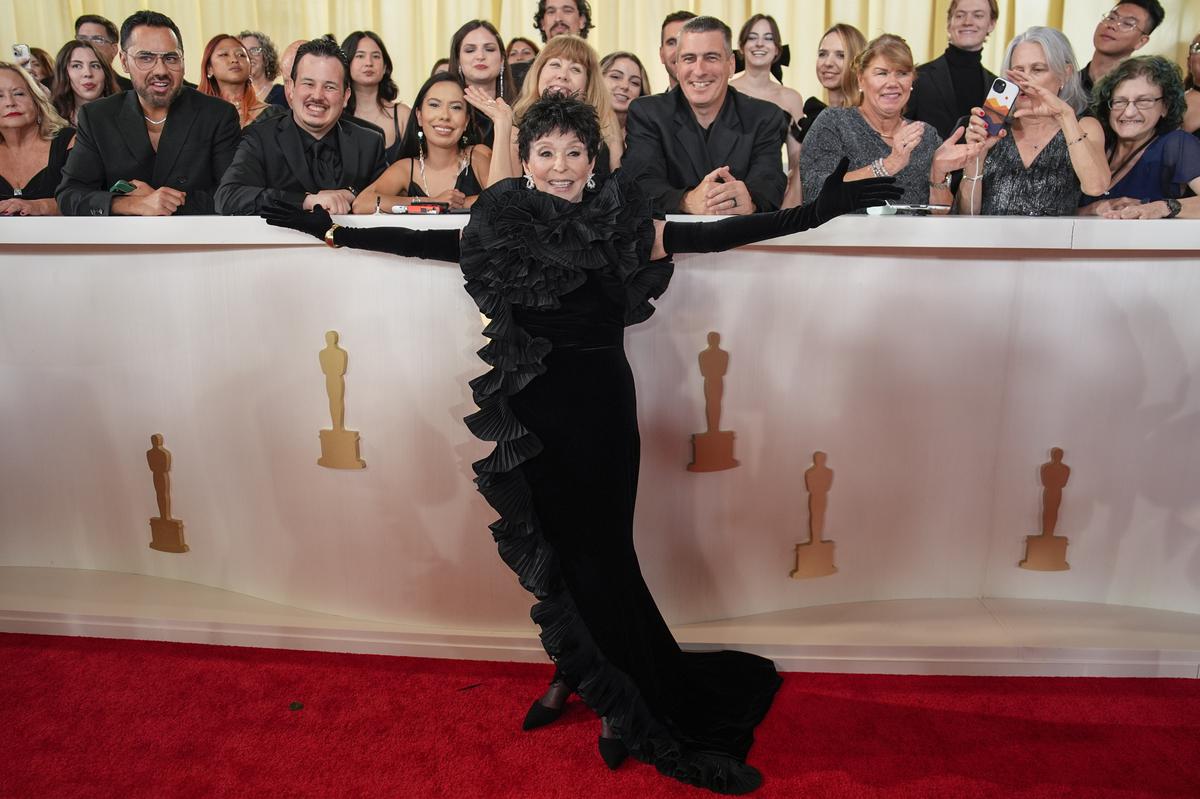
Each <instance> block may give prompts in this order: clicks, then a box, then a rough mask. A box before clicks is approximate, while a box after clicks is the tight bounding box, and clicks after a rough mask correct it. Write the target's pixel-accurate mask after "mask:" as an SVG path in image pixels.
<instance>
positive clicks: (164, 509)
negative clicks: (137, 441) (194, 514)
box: [146, 433, 188, 552]
mask: <svg viewBox="0 0 1200 799" xmlns="http://www.w3.org/2000/svg"><path fill="white" fill-rule="evenodd" d="M150 444H151V447H150V449H148V450H146V463H147V464H149V465H150V472H151V474H153V475H154V496H155V498H156V499H157V500H158V515H157V516H155V517H153V518H151V519H150V548H151V549H157V550H158V551H159V552H187V551H188V545H187V544H186V543H184V540H183V522H181V521H180V520H179V519H172V518H171V453H170V452H168V451H167V448H166V447H164V446H163V437H162V433H155V434H154V435H152V436H150Z"/></svg>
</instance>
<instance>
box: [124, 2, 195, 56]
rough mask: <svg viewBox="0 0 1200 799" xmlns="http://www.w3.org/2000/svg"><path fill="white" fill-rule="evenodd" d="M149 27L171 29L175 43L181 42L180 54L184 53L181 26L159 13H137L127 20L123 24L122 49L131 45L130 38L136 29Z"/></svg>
mask: <svg viewBox="0 0 1200 799" xmlns="http://www.w3.org/2000/svg"><path fill="white" fill-rule="evenodd" d="M141 27H149V28H170V30H171V33H173V34H175V41H177V42H179V52H181V53H182V52H183V36H181V35H180V33H179V26H178V25H176V24H175V22H174V21H173V20H172V19H171V18H170V17H168V16H167V15H166V14H160V13H158V12H157V11H135V12H134V13H132V14H130V15H129V16H128V17H126V18H125V21H124V22H122V23H121V49H122V50H125V49H126V45H128V44H129V37H130V36H132V35H133V30H134V28H141Z"/></svg>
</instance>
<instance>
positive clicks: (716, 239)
mask: <svg viewBox="0 0 1200 799" xmlns="http://www.w3.org/2000/svg"><path fill="white" fill-rule="evenodd" d="M849 166H850V159H848V158H843V159H842V160H841V163H839V164H838V165H837V168H836V169H835V170H834V171H833V174H831V175H830V176H829V177H828V178H826V179H825V183H824V184H823V185H822V186H821V193H820V194H819V195H817V198H816V199H815V200H813V201H812V202H811V203H809V204H808V205H805V206H802V207H798V208H788V209H786V210H783V211H772V212H770V213H765V214H749V215H747V216H733V217H729V218H728V219H722V220H721V221H719V222H699V223H697V222H658V221H656V222H655V237H654V250H653V253H652V257H653V258H663V257H666V256H667V255H668V254H673V253H682V252H721V251H723V250H732V249H733V248H735V247H743V246H745V245H747V244H754V243H755V242H759V241H765V240H766V239H773V238H776V237H778V236H786V235H788V234H790V233H798V232H800V231H801V230H808V229H809V228H814V227H817V226H818V225H822V224H824V223H826V222H828V221H829V220H830V219H833V218H834V217H835V216H841V215H842V214H848V213H851V212H852V211H858V210H861V209H863V208H870V207H872V206H875V205H883V204H885V203H886V202H887V201H888V200H898V199H900V195H901V194H902V193H903V192H902V191H901V190H900V187H898V186H896V185H895V183H896V179H895V178H891V177H887V178H866V179H864V180H851V181H846V180H844V178H845V176H846V170H847V169H848V168H849Z"/></svg>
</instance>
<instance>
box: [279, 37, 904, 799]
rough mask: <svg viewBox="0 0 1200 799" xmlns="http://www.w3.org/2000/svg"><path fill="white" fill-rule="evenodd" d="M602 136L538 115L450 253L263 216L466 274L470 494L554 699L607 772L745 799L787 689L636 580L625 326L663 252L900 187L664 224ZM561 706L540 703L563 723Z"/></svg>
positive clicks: (827, 214)
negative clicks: (473, 344)
mask: <svg viewBox="0 0 1200 799" xmlns="http://www.w3.org/2000/svg"><path fill="white" fill-rule="evenodd" d="M553 41H557V38H556V39H554V40H552V42H553ZM543 52H545V51H544V50H543ZM491 102H492V103H495V104H497V105H499V104H502V103H504V100H503V99H502V98H500V99H493V100H492V101H491ZM506 119H507V117H505V116H503V115H498V117H497V130H496V135H497V137H500V139H501V140H504V139H505V138H507V137H508V136H509V134H510V131H509V130H507V129H503V128H504V127H505V124H506V123H505V120H506ZM600 141H601V133H600V124H599V120H598V119H597V115H596V110H595V108H594V107H593V106H591V105H589V104H588V103H586V102H583V101H582V100H580V99H577V98H575V97H573V96H570V95H566V94H562V93H558V94H549V95H547V96H545V97H544V98H542V99H541V100H539V101H537V102H535V103H532V104H531V105H530V106H529V107H528V108H526V109H525V110H524V113H523V114H522V116H521V127H520V131H519V134H518V137H517V142H518V143H517V148H518V154H519V157H520V162H521V169H522V172H523V177H521V178H515V179H507V180H502V181H500V182H499V183H498V184H496V185H494V186H491V187H489V188H488V189H487V190H485V191H484V192H483V194H482V195H480V197H479V201H478V202H476V203H475V205H474V207H473V208H472V209H471V219H470V221H469V223H468V224H467V226H466V228H465V229H464V230H463V231H462V233H461V241H460V236H459V231H457V230H411V229H407V228H396V227H383V228H379V227H376V228H346V227H341V226H339V225H335V224H333V221H332V219H331V218H330V216H329V215H328V214H327V213H324V211H323V210H321V209H318V210H315V211H314V212H312V213H303V212H300V211H297V210H296V209H295V208H283V207H280V208H278V209H274V210H273V211H272V212H271V213H270V214H269V216H268V221H269V222H271V223H272V224H275V225H281V226H284V227H291V228H294V229H296V230H301V231H304V232H306V233H309V234H310V235H313V236H315V237H317V238H320V239H324V240H325V242H326V243H328V244H330V245H331V246H334V247H343V246H348V247H357V248H360V249H368V250H377V251H380V252H388V253H395V254H398V255H406V256H417V257H422V258H432V259H436V260H444V261H451V262H458V263H459V264H460V265H461V268H462V271H463V275H464V277H465V278H466V290H467V293H468V294H470V295H471V298H472V299H473V300H474V301H475V303H476V304H477V305H478V307H479V310H480V311H481V312H482V313H483V315H484V316H486V317H487V319H488V323H487V327H485V328H484V331H483V335H484V336H485V337H486V338H487V339H488V344H487V345H486V346H485V347H484V348H483V349H481V350H480V351H479V354H480V357H481V358H482V359H483V361H484V362H485V364H486V365H487V366H488V367H489V371H488V372H487V373H485V374H484V375H482V376H481V377H478V378H476V379H475V380H472V381H471V388H472V390H473V392H474V399H475V402H476V404H477V405H478V406H479V411H478V412H476V413H473V414H471V415H470V416H468V417H467V419H466V423H467V426H468V427H469V428H470V430H471V431H472V432H473V433H474V434H475V435H476V436H478V437H479V438H481V439H483V440H485V441H492V442H496V448H495V450H494V451H493V452H492V454H491V455H490V456H488V457H487V458H484V459H483V460H481V461H478V462H476V463H475V464H474V470H475V474H476V479H475V483H476V485H477V486H478V487H479V491H480V493H482V494H483V496H484V497H485V498H486V499H487V501H488V502H489V504H491V506H492V507H493V508H494V509H495V510H496V512H497V513H499V514H500V519H499V520H498V521H497V522H495V523H494V524H492V525H491V537H492V538H493V539H494V540H495V542H496V543H497V544H498V546H499V551H500V556H501V558H503V560H504V561H505V563H507V564H508V565H509V567H510V568H512V569H513V571H514V572H516V574H517V577H518V579H519V580H520V582H521V584H522V585H523V586H524V587H525V588H526V589H528V590H529V591H530V592H531V593H533V595H534V596H535V597H536V600H537V601H536V603H535V604H534V606H533V611H532V617H533V620H534V621H535V622H536V623H537V624H538V625H539V626H540V627H541V630H542V632H541V640H542V644H543V646H544V647H545V648H546V652H547V654H549V656H550V658H551V659H552V660H554V662H555V664H556V665H557V667H558V668H557V679H558V680H560V681H561V684H562V685H564V686H565V687H566V689H565V690H564V691H563V692H561V695H560V696H559V699H560V700H561V701H565V699H566V693H569V692H570V691H575V692H577V693H578V694H579V696H580V697H581V698H582V699H583V701H584V702H586V703H587V704H588V706H589V707H591V708H592V710H593V711H595V712H596V714H597V715H599V716H601V717H602V719H603V723H602V725H601V729H602V733H601V737H600V739H599V748H600V754H601V756H602V757H603V759H604V761H605V762H606V763H607V764H608V765H609V767H611V768H616V767H618V766H619V765H620V764H621V762H622V761H623V760H624V758H625V755H626V754H627V753H628V754H632V755H633V756H634V757H636V758H637V759H639V760H642V761H644V762H646V763H650V764H653V765H654V766H655V767H656V768H657V769H658V770H659V771H660V772H661V773H663V774H665V775H667V776H670V777H673V778H675V779H678V780H681V781H683V782H687V783H690V784H693V785H699V786H702V787H705V788H709V789H711V790H714V791H718V792H721V793H731V794H736V793H745V792H747V791H750V790H753V789H754V788H756V787H757V786H758V785H759V784H760V783H761V781H762V776H761V775H760V774H759V773H758V771H757V770H756V769H755V768H754V767H753V766H750V765H747V764H746V762H745V760H746V756H747V753H748V751H749V749H750V746H751V744H752V742H753V730H754V728H755V726H757V724H758V723H759V721H760V720H761V719H762V718H763V716H764V715H765V714H766V712H767V710H768V708H769V707H770V704H771V701H772V699H773V697H774V694H775V691H776V690H777V689H778V687H779V684H780V678H779V675H778V674H777V673H776V671H775V667H774V664H772V663H771V661H769V660H766V659H765V658H761V657H758V656H755V655H750V654H746V653H743V652H732V651H726V652H700V653H696V652H684V651H682V650H681V649H680V648H679V646H678V644H677V643H676V642H675V639H674V638H673V637H672V635H671V631H670V629H669V628H668V627H667V624H666V622H665V621H664V620H663V617H662V615H661V614H660V613H659V611H658V607H657V606H656V605H655V603H654V598H653V597H652V596H651V595H650V591H649V589H648V588H647V586H646V583H645V581H644V580H643V579H642V573H641V569H640V567H639V565H638V558H637V554H636V552H635V550H634V542H633V510H634V496H635V493H636V489H637V478H638V459H639V452H640V441H639V438H638V427H637V408H636V404H637V403H636V398H635V390H634V383H633V375H632V372H631V371H630V368H629V362H628V361H627V360H626V358H625V350H624V329H625V326H626V325H631V324H636V323H638V322H641V321H644V320H645V319H646V318H647V317H649V316H650V314H651V313H653V311H654V309H653V307H652V306H651V305H650V302H649V300H651V299H653V298H657V297H658V296H660V295H661V294H662V293H663V291H665V290H666V288H667V283H668V281H669V280H670V278H671V272H672V269H673V266H672V264H671V261H670V255H671V254H672V253H682V252H715V251H719V250H724V249H729V248H732V247H739V246H742V245H745V244H750V243H753V242H756V241H761V240H763V239H768V238H773V237H775V236H781V235H786V234H788V233H792V232H795V231H799V230H804V229H806V228H809V227H813V226H815V225H819V224H821V223H822V222H824V221H826V220H828V219H831V218H832V217H834V216H837V215H838V214H842V213H846V212H848V211H852V210H855V209H857V208H860V207H863V206H868V205H878V204H881V203H883V202H884V201H885V200H886V199H888V198H895V197H897V196H899V192H898V191H897V190H896V189H895V188H894V187H893V186H891V185H890V184H891V179H890V178H868V179H866V180H860V181H854V182H849V183H847V182H845V181H843V179H842V178H843V177H844V175H845V172H846V164H845V162H843V163H842V165H841V167H840V168H839V169H838V170H835V172H834V174H832V175H831V176H830V178H829V180H828V181H827V182H826V184H825V187H824V189H823V190H822V192H821V194H820V196H819V197H817V198H816V199H815V200H814V202H813V203H812V204H811V205H809V206H807V207H806V208H804V209H800V208H796V209H791V210H788V211H779V212H775V213H769V214H751V215H748V216H741V217H733V218H730V219H726V220H721V221H718V222H711V223H708V224H688V223H677V222H670V223H665V222H662V221H657V220H655V219H654V218H653V216H652V208H651V203H650V202H649V200H648V199H646V198H645V197H644V196H642V194H641V192H640V191H639V189H638V187H637V185H636V183H635V182H634V181H633V180H632V179H628V178H625V177H624V176H623V174H622V173H621V172H620V171H619V170H618V171H617V172H614V173H613V174H612V176H611V177H610V178H609V179H608V180H605V181H602V182H600V183H596V182H595V176H594V171H595V168H596V159H597V157H598V155H599V150H600ZM593 185H594V188H592V186H593ZM561 701H560V704H559V705H558V707H557V708H552V707H549V706H548V705H545V703H543V702H539V704H542V705H543V707H545V709H546V713H547V714H548V715H549V716H550V717H557V714H558V712H560V711H561ZM538 766H539V767H543V764H541V763H539V764H538ZM545 767H547V768H549V769H551V770H552V769H553V764H545ZM580 792H581V793H582V790H581V791H580Z"/></svg>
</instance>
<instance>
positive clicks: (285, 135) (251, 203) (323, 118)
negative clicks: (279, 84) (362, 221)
mask: <svg viewBox="0 0 1200 799" xmlns="http://www.w3.org/2000/svg"><path fill="white" fill-rule="evenodd" d="M287 92H288V103H289V105H290V106H291V108H292V113H290V114H288V115H286V116H282V117H278V118H276V119H271V120H267V121H265V122H261V123H255V124H254V125H251V126H250V127H248V128H246V132H245V136H244V137H243V138H242V143H241V144H240V145H239V146H238V150H237V155H236V156H234V159H233V164H232V165H231V166H230V167H229V170H228V171H227V172H226V173H225V178H224V180H222V181H221V186H220V188H218V189H217V211H218V212H219V213H222V214H257V213H259V212H260V211H261V210H262V208H263V206H264V204H268V203H286V204H288V205H294V206H296V207H299V208H303V209H304V210H305V211H311V210H312V209H313V207H314V206H317V205H320V206H322V207H324V208H325V210H327V211H329V212H330V213H331V214H348V213H350V207H351V205H352V204H353V203H354V196H355V195H356V194H357V193H358V192H360V191H362V190H363V189H364V188H366V187H367V186H369V185H371V184H372V183H374V182H375V180H376V179H377V178H378V177H379V176H380V175H381V174H383V170H384V169H386V168H387V162H386V161H385V160H384V155H383V136H382V135H381V133H376V132H375V131H371V130H367V129H365V128H362V127H359V126H358V125H352V124H350V123H348V122H346V121H344V120H342V118H341V117H342V111H343V109H345V107H346V101H347V100H349V98H350V66H349V62H347V60H346V54H345V53H343V52H342V50H341V48H340V47H338V46H337V45H336V44H334V43H333V42H330V41H328V40H325V39H314V40H313V41H311V42H305V43H304V44H302V45H301V46H300V49H299V50H297V51H296V60H295V63H293V64H292V74H291V82H290V84H289V85H288V88H287Z"/></svg>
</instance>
